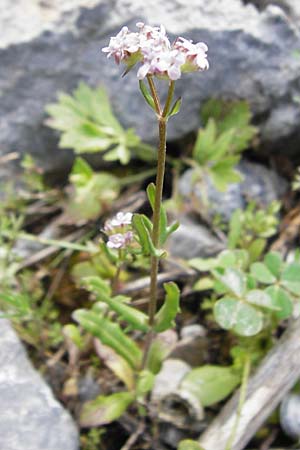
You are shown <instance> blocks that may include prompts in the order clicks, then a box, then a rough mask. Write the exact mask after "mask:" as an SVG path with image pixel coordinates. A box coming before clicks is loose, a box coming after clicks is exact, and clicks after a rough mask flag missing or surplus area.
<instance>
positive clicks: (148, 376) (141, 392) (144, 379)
mask: <svg viewBox="0 0 300 450" xmlns="http://www.w3.org/2000/svg"><path fill="white" fill-rule="evenodd" d="M154 380H155V376H154V374H153V373H152V372H150V371H149V370H142V371H141V372H140V373H139V376H138V379H137V384H136V394H137V396H138V397H144V396H145V395H146V394H148V392H150V391H151V390H152V388H153V385H154Z"/></svg>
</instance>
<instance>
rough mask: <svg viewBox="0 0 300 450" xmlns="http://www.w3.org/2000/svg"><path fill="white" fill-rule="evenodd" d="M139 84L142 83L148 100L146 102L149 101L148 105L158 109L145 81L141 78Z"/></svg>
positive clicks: (141, 86)
mask: <svg viewBox="0 0 300 450" xmlns="http://www.w3.org/2000/svg"><path fill="white" fill-rule="evenodd" d="M139 85H140V91H141V93H142V95H143V97H144V99H145V100H146V102H147V103H148V105H149V106H150V108H151V109H153V110H154V111H155V110H156V108H155V103H154V100H153V98H152V95H151V94H150V92H149V91H148V89H147V87H146V85H145V83H144V82H143V81H142V80H140V81H139Z"/></svg>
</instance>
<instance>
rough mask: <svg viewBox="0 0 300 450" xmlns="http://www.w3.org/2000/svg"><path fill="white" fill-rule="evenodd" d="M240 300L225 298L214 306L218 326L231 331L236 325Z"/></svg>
mask: <svg viewBox="0 0 300 450" xmlns="http://www.w3.org/2000/svg"><path fill="white" fill-rule="evenodd" d="M238 303H239V302H238V300H236V299H235V298H230V297H223V298H221V300H219V301H218V302H217V303H216V304H215V306H214V316H215V319H216V321H217V322H218V324H219V325H220V326H221V327H222V328H224V329H225V330H230V329H231V328H232V327H233V326H234V325H235V323H236V319H235V315H236V310H237V306H238Z"/></svg>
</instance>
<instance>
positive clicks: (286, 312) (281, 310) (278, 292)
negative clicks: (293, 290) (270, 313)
mask: <svg viewBox="0 0 300 450" xmlns="http://www.w3.org/2000/svg"><path fill="white" fill-rule="evenodd" d="M266 292H267V294H268V295H269V296H270V297H271V299H272V303H273V305H274V306H275V307H276V308H277V309H278V310H277V311H276V312H275V315H276V317H277V318H278V319H281V320H283V319H287V318H288V317H290V316H291V314H292V312H293V301H292V299H291V297H290V296H289V294H288V293H287V292H286V291H285V290H284V289H282V288H281V287H279V286H269V287H268V288H267V289H266Z"/></svg>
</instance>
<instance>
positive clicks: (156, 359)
mask: <svg viewBox="0 0 300 450" xmlns="http://www.w3.org/2000/svg"><path fill="white" fill-rule="evenodd" d="M169 353H170V344H169V342H167V341H166V340H164V339H162V338H161V337H160V335H157V336H156V337H155V339H153V341H152V343H151V346H150V349H149V352H148V356H147V361H146V368H147V369H148V370H150V372H152V373H153V374H154V375H156V374H158V372H159V371H160V369H161V366H162V363H163V361H164V360H165V359H166V357H167V355H168V354H169Z"/></svg>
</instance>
